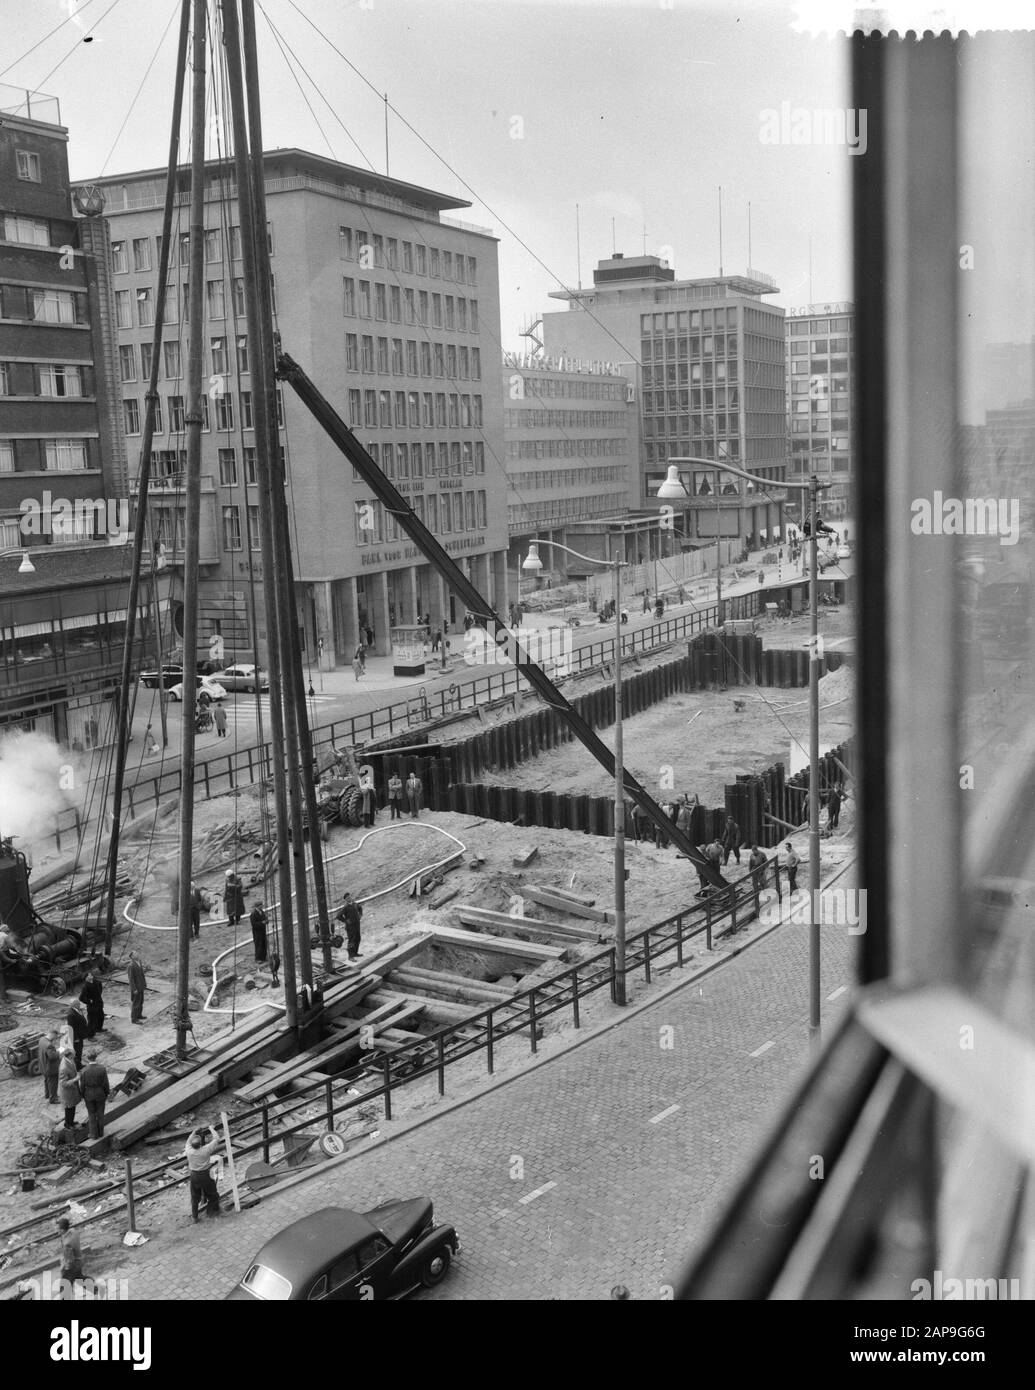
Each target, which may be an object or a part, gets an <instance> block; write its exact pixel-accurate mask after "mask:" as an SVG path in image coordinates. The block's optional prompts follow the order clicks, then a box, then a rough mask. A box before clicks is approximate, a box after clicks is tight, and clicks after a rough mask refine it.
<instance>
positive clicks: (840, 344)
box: [790, 338, 849, 357]
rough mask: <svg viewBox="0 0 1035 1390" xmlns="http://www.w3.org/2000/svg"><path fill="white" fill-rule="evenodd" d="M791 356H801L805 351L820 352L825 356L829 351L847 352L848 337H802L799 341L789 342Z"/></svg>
mask: <svg viewBox="0 0 1035 1390" xmlns="http://www.w3.org/2000/svg"><path fill="white" fill-rule="evenodd" d="M790 347H791V356H792V357H801V356H802V355H803V354H805V353H810V352H811V353H822V354H823V356H824V357H825V356H826V355H827V354H828V353H831V352H847V351H848V348H849V339H848V338H812V339H811V340H809V339H802V341H801V342H800V343H797V342H795V343H791V345H790Z"/></svg>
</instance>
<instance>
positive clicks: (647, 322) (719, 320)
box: [640, 304, 737, 335]
mask: <svg viewBox="0 0 1035 1390" xmlns="http://www.w3.org/2000/svg"><path fill="white" fill-rule="evenodd" d="M736 326H737V306H736V305H735V304H734V305H730V306H729V307H728V308H717V309H679V310H677V311H676V312H675V313H669V314H641V315H640V332H641V333H642V334H644V335H646V334H648V333H696V332H699V331H700V330H702V329H708V328H719V329H726V328H736Z"/></svg>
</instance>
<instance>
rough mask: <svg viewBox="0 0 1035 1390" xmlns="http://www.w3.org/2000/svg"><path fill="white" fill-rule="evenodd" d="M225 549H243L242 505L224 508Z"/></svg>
mask: <svg viewBox="0 0 1035 1390" xmlns="http://www.w3.org/2000/svg"><path fill="white" fill-rule="evenodd" d="M223 549H224V550H240V549H241V509H240V507H224V508H223Z"/></svg>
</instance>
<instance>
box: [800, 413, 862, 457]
mask: <svg viewBox="0 0 1035 1390" xmlns="http://www.w3.org/2000/svg"><path fill="white" fill-rule="evenodd" d="M837 427H840V428H841V429H842V430H844V431H847V429H848V421H847V420H836V421H835V420H828V419H827V418H826V417H825V416H818V417H816V418H815V419H812V420H792V421H791V432H792V434H823V435H826V434H830V433H831V432H832V431H833V430H834V429H835V428H837ZM837 448H838V449H847V448H848V435H847V433H845V434H843V435H842V436H841V438H840V442H839V443H838V445H837Z"/></svg>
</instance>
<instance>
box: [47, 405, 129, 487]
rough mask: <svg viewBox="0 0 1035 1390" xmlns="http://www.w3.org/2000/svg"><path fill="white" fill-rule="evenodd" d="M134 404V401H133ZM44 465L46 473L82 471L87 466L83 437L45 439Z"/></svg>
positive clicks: (87, 460)
mask: <svg viewBox="0 0 1035 1390" xmlns="http://www.w3.org/2000/svg"><path fill="white" fill-rule="evenodd" d="M133 404H134V405H136V401H134V402H133ZM43 456H44V465H43V466H44V467H45V468H46V470H47V472H48V473H82V472H84V471H85V470H86V468H87V467H88V466H89V459H88V456H87V453H86V441H85V440H83V439H47V440H45V441H44V444H43Z"/></svg>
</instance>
